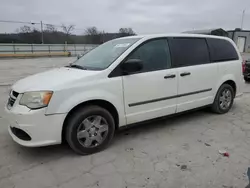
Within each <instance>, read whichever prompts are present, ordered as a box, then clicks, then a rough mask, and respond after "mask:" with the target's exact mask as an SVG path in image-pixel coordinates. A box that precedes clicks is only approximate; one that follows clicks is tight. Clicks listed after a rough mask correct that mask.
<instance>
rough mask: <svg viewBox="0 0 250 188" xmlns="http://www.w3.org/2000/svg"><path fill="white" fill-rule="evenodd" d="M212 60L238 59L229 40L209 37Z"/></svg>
mask: <svg viewBox="0 0 250 188" xmlns="http://www.w3.org/2000/svg"><path fill="white" fill-rule="evenodd" d="M207 43H208V46H209V50H210V56H211V61H212V62H220V61H230V60H238V59H239V57H238V54H237V52H236V50H235V48H234V46H233V45H232V44H231V43H230V42H229V41H227V40H223V39H214V38H207Z"/></svg>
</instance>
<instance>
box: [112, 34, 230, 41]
mask: <svg viewBox="0 0 250 188" xmlns="http://www.w3.org/2000/svg"><path fill="white" fill-rule="evenodd" d="M161 37H198V38H199V37H200V38H201V37H202V38H223V39H225V38H227V37H222V36H214V35H204V34H190V33H166V34H150V35H136V36H128V37H122V38H147V39H150V38H161ZM117 39H121V38H117ZM117 39H116V40H117Z"/></svg>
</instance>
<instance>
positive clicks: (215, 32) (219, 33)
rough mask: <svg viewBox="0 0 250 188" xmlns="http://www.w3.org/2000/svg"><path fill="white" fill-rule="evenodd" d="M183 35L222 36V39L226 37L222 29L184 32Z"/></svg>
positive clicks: (226, 34)
mask: <svg viewBox="0 0 250 188" xmlns="http://www.w3.org/2000/svg"><path fill="white" fill-rule="evenodd" d="M183 33H191V34H203V35H216V36H224V37H227V36H228V33H227V32H226V31H225V30H224V29H222V28H215V29H204V30H192V31H185V32H183Z"/></svg>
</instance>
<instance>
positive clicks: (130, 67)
mask: <svg viewBox="0 0 250 188" xmlns="http://www.w3.org/2000/svg"><path fill="white" fill-rule="evenodd" d="M142 68H143V62H142V60H140V59H129V60H127V61H126V62H124V63H123V64H122V65H121V69H122V71H123V73H125V74H130V73H135V72H139V71H140V70H142Z"/></svg>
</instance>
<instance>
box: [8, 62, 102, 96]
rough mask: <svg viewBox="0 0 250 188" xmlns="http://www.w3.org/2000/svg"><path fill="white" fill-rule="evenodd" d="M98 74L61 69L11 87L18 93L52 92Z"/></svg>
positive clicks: (27, 78)
mask: <svg viewBox="0 0 250 188" xmlns="http://www.w3.org/2000/svg"><path fill="white" fill-rule="evenodd" d="M98 73H99V71H89V70H80V69H75V68H67V67H61V68H57V69H52V70H49V71H46V72H42V73H38V74H35V75H32V76H28V77H26V78H24V79H21V80H19V81H17V82H16V83H15V84H14V85H13V86H12V89H13V90H15V91H17V92H18V93H23V92H27V91H42V90H52V91H53V90H55V89H56V88H58V87H60V86H62V85H65V84H66V83H70V82H72V81H76V80H78V79H82V78H87V77H89V76H92V75H96V74H98Z"/></svg>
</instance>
